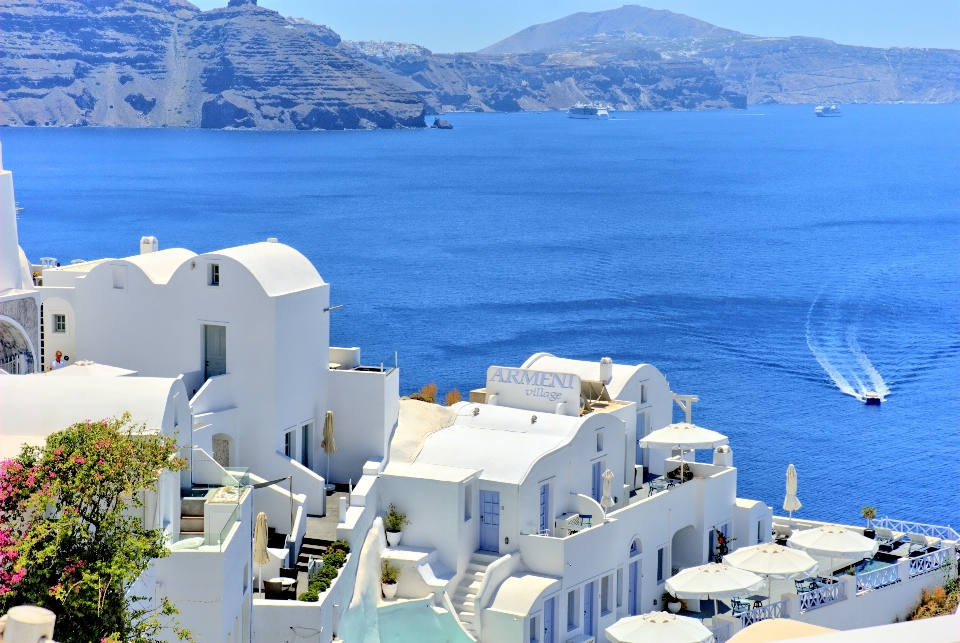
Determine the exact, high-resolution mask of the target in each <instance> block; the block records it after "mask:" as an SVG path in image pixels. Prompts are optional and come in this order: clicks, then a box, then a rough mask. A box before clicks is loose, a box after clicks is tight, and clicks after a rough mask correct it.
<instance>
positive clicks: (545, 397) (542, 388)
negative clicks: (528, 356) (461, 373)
mask: <svg viewBox="0 0 960 643" xmlns="http://www.w3.org/2000/svg"><path fill="white" fill-rule="evenodd" d="M494 396H496V397H494ZM487 403H488V404H496V405H498V406H509V407H511V408H514V409H526V410H528V411H540V412H543V413H557V412H558V407H557V405H558V404H564V406H562V407H560V410H559V412H560V413H562V414H563V415H571V416H574V417H576V416H579V415H580V376H579V375H574V374H572V373H553V372H551V371H534V370H530V369H526V368H509V367H506V366H491V367H490V368H488V369H487Z"/></svg>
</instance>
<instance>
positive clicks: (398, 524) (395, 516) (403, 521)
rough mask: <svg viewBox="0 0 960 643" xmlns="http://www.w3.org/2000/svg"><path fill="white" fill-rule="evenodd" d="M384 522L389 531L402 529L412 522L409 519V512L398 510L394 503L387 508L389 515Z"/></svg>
mask: <svg viewBox="0 0 960 643" xmlns="http://www.w3.org/2000/svg"><path fill="white" fill-rule="evenodd" d="M383 522H384V526H385V527H386V530H387V531H401V530H402V529H403V526H404V525H409V524H410V521H409V520H407V514H402V513H400V512H399V511H397V506H396V505H394V504H392V503H391V504H390V508H389V509H388V510H387V517H386V519H385V520H384V521H383Z"/></svg>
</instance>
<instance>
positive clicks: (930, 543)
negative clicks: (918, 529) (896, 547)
mask: <svg viewBox="0 0 960 643" xmlns="http://www.w3.org/2000/svg"><path fill="white" fill-rule="evenodd" d="M907 538H908V539H909V540H910V548H909V549H908V553H911V554H912V553H913V552H914V551H926V550H927V548H930V547H933V548H935V549H939V548H940V539H939V538H931V537H930V536H924V535H923V534H914V533H909V534H907Z"/></svg>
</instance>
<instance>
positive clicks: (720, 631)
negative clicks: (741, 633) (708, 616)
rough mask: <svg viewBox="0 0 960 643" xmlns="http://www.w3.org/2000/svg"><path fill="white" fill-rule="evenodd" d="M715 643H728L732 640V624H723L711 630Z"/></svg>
mask: <svg viewBox="0 0 960 643" xmlns="http://www.w3.org/2000/svg"><path fill="white" fill-rule="evenodd" d="M710 632H711V633H712V634H713V640H714V641H715V643H726V642H727V641H729V640H730V623H721V624H720V625H717V626H716V627H713V628H710Z"/></svg>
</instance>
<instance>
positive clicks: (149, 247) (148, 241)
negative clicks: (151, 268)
mask: <svg viewBox="0 0 960 643" xmlns="http://www.w3.org/2000/svg"><path fill="white" fill-rule="evenodd" d="M159 249H160V242H159V241H157V238H156V237H140V254H142V255H145V254H149V253H151V252H156V251H157V250H159Z"/></svg>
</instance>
